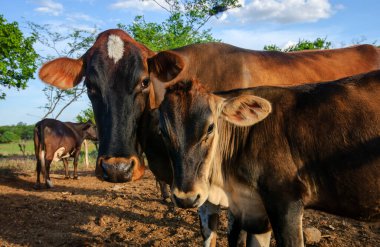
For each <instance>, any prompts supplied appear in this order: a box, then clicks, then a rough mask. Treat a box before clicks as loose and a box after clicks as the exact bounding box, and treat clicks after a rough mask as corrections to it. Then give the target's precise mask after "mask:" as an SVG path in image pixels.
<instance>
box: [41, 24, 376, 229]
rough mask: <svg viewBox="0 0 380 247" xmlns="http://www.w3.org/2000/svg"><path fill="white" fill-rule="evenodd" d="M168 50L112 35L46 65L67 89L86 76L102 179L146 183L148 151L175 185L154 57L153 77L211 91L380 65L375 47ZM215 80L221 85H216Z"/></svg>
mask: <svg viewBox="0 0 380 247" xmlns="http://www.w3.org/2000/svg"><path fill="white" fill-rule="evenodd" d="M168 52H169V53H172V54H174V56H171V54H170V55H165V54H166V52H163V53H160V55H158V56H156V57H153V56H154V55H155V53H154V52H152V51H150V50H149V49H148V48H146V47H145V46H144V45H142V44H140V43H138V42H136V41H135V40H133V39H132V38H131V37H130V36H129V35H128V34H126V33H125V32H123V31H121V30H107V31H105V32H103V33H101V34H100V35H99V36H98V38H97V40H96V42H95V44H94V45H93V46H92V47H91V48H90V49H89V50H88V51H87V52H86V53H85V54H84V55H83V56H82V57H81V58H79V59H70V58H59V59H56V60H53V61H51V62H49V63H47V64H45V65H44V66H43V67H42V68H41V70H40V74H39V75H40V78H41V79H42V80H43V81H45V82H47V83H49V84H51V85H54V86H56V87H60V88H71V87H74V86H75V85H77V84H78V83H79V82H80V81H81V79H82V78H83V77H85V83H86V85H87V89H88V96H89V98H90V100H91V102H92V106H93V109H94V114H95V118H96V122H97V128H98V132H99V141H100V146H99V155H98V162H97V167H96V173H97V175H98V177H100V178H102V179H104V180H106V181H111V182H125V181H133V180H136V179H139V178H140V177H141V176H142V174H143V170H144V166H143V158H142V152H143V151H144V152H145V153H146V155H147V158H148V162H149V167H150V169H151V170H152V172H153V173H154V175H155V176H156V177H157V178H158V179H159V180H161V181H165V182H166V183H168V184H171V181H172V172H171V170H170V167H169V165H168V164H169V162H170V161H169V157H168V155H167V154H166V150H165V148H164V146H163V143H162V139H161V137H160V136H159V135H158V131H157V125H156V122H157V119H156V118H155V117H154V115H153V117H152V116H151V115H150V113H149V109H150V108H151V107H153V106H155V105H156V104H155V101H156V100H155V97H154V96H156V98H157V99H160V98H162V97H163V93H164V91H163V90H160V89H159V88H158V87H155V88H153V86H152V83H150V81H149V74H148V62H147V61H148V58H152V59H151V60H150V62H149V63H150V64H151V72H152V75H153V79H154V78H155V77H158V78H163V80H166V79H168V78H169V79H172V80H171V82H172V81H175V80H176V79H178V78H179V79H183V78H184V77H189V78H193V77H197V79H198V80H200V81H201V82H202V83H204V84H205V85H207V86H208V87H209V88H210V89H211V90H227V89H232V88H241V87H248V86H254V85H256V84H259V83H261V82H260V81H258V80H262V79H263V78H265V82H267V81H271V82H272V81H275V80H273V79H274V78H277V77H278V72H277V71H278V70H281V74H280V75H281V76H282V77H288V76H290V77H292V78H293V80H294V81H293V82H294V83H297V84H301V83H305V82H308V81H317V80H332V79H335V78H338V77H343V76H347V75H351V74H355V73H361V72H366V71H370V70H373V69H376V68H380V62H379V55H378V51H377V50H376V49H375V48H374V47H373V46H358V47H353V48H345V49H338V50H329V51H320V52H318V51H317V52H308V54H310V56H309V57H308V56H305V55H301V56H298V55H296V54H297V53H294V54H295V55H284V54H282V53H278V52H255V51H250V50H246V49H240V48H237V47H233V46H230V45H226V44H222V43H220V44H219V43H211V44H204V45H201V44H200V45H193V46H187V47H185V48H181V49H176V50H173V51H168ZM166 57H168V59H166ZM298 57H301V58H298ZM195 58H196V59H195ZM250 58H251V59H250ZM292 61H293V62H292ZM297 61H299V62H297ZM318 62H319V63H321V64H319V63H318ZM294 65H297V66H294ZM173 66H174V68H173ZM332 68H334V69H332ZM298 71H299V72H300V71H303V72H300V73H298ZM307 71H308V72H307ZM310 71H312V72H310ZM178 72H181V73H179V74H178ZM185 72H186V73H185ZM293 72H294V73H293ZM252 73H255V74H256V76H255V77H254V78H253V79H254V80H247V79H248V78H245V75H251V74H252ZM304 73H305V74H307V76H306V77H305V75H303V74H304ZM164 75H166V76H164ZM177 75H178V76H177ZM173 76H174V78H173ZM331 76H334V77H331ZM231 77H233V78H234V80H233V82H234V84H231V80H229V79H230V78H231ZM272 77H273V78H272ZM210 78H212V79H213V80H211V79H210ZM153 81H156V80H153ZM215 81H217V82H218V84H215V85H214V84H213V82H215ZM276 82H277V80H276ZM278 83H280V82H278ZM157 85H160V84H157ZM155 86H156V84H155ZM153 90H156V91H157V92H156V93H153ZM148 97H149V98H148ZM207 225H208V223H206V226H207Z"/></svg>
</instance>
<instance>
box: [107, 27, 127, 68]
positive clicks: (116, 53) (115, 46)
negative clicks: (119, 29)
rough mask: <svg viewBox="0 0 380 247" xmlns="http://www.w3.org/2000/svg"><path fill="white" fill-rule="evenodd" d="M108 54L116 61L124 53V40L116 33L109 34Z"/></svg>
mask: <svg viewBox="0 0 380 247" xmlns="http://www.w3.org/2000/svg"><path fill="white" fill-rule="evenodd" d="M107 50H108V56H109V57H110V58H111V59H113V61H114V62H115V63H117V62H118V61H119V60H120V59H121V58H122V57H123V54H124V41H123V40H122V39H121V38H120V37H119V36H117V35H114V34H111V35H110V36H109V37H108V42H107Z"/></svg>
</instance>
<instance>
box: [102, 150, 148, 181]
mask: <svg viewBox="0 0 380 247" xmlns="http://www.w3.org/2000/svg"><path fill="white" fill-rule="evenodd" d="M144 171H145V165H144V163H143V162H140V161H139V159H138V158H137V157H136V156H131V157H130V158H124V157H104V156H101V157H99V158H98V162H97V165H96V169H95V173H96V176H97V177H98V178H100V179H102V180H105V181H108V182H113V183H124V182H130V181H134V180H138V179H140V178H141V177H142V176H143V175H144Z"/></svg>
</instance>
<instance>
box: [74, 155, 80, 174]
mask: <svg viewBox="0 0 380 247" xmlns="http://www.w3.org/2000/svg"><path fill="white" fill-rule="evenodd" d="M79 152H80V149H79V151H78V152H76V153H75V155H74V179H78V160H79Z"/></svg>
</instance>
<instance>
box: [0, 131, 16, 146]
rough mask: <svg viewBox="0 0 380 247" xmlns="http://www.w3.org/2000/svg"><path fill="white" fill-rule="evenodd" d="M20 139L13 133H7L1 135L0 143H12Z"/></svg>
mask: <svg viewBox="0 0 380 247" xmlns="http://www.w3.org/2000/svg"><path fill="white" fill-rule="evenodd" d="M19 139H20V137H19V136H18V135H16V134H15V133H13V132H11V131H5V132H4V133H2V134H1V135H0V143H10V142H14V141H17V140H19Z"/></svg>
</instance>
